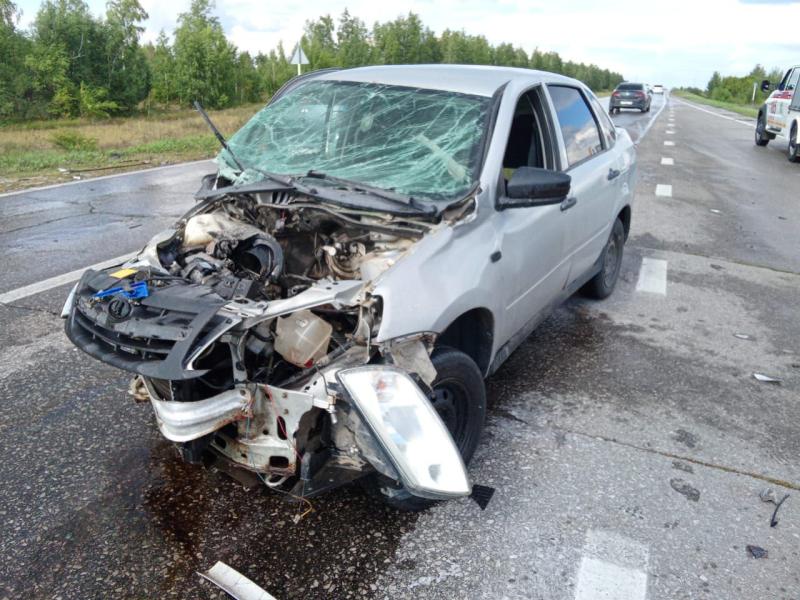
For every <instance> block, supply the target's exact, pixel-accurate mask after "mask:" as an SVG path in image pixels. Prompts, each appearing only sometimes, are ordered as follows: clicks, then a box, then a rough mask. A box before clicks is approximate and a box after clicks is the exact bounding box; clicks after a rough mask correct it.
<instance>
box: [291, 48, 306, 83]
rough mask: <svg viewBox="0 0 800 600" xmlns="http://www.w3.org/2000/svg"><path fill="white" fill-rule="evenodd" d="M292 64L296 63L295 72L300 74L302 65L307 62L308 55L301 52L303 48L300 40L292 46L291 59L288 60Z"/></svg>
mask: <svg viewBox="0 0 800 600" xmlns="http://www.w3.org/2000/svg"><path fill="white" fill-rule="evenodd" d="M289 62H290V63H291V64H293V65H297V74H298V75H300V74H301V73H302V72H303V65H307V64H308V57H307V56H306V53H305V52H303V48H302V47H301V46H300V42H298V43H297V46H295V47H294V52H292V60H290V61H289Z"/></svg>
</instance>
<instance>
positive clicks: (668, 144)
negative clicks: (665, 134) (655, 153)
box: [664, 140, 675, 146]
mask: <svg viewBox="0 0 800 600" xmlns="http://www.w3.org/2000/svg"><path fill="white" fill-rule="evenodd" d="M664 145H665V146H674V145H675V142H673V141H670V140H665V141H664Z"/></svg>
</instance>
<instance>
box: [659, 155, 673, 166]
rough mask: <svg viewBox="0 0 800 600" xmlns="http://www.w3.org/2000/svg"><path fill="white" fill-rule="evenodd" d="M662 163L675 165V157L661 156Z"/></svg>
mask: <svg viewBox="0 0 800 600" xmlns="http://www.w3.org/2000/svg"><path fill="white" fill-rule="evenodd" d="M661 164H662V165H674V164H675V159H674V158H667V157H666V156H663V157H661Z"/></svg>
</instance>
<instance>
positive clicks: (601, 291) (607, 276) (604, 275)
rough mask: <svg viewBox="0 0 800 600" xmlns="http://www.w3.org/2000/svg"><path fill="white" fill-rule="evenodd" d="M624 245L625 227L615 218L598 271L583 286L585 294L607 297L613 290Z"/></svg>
mask: <svg viewBox="0 0 800 600" xmlns="http://www.w3.org/2000/svg"><path fill="white" fill-rule="evenodd" d="M624 246H625V227H624V226H623V225H622V221H620V220H619V219H617V220H616V221H614V226H613V227H612V228H611V235H609V236H608V241H607V242H606V245H605V248H603V253H602V254H601V255H600V272H599V273H598V274H597V275H595V276H594V277H592V278H591V279H590V280H589V282H588V283H587V284H586V286H585V287H584V291H585V292H586V294H587V295H588V296H589V297H591V298H594V299H596V300H602V299H604V298H608V297H609V296H610V295H611V293H612V292H613V291H614V286H616V285H617V279H618V278H619V271H620V267H621V266H622V251H623V248H624Z"/></svg>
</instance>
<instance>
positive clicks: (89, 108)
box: [78, 83, 119, 119]
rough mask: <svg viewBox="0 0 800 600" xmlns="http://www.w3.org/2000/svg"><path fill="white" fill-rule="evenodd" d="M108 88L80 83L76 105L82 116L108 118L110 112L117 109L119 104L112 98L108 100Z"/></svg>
mask: <svg viewBox="0 0 800 600" xmlns="http://www.w3.org/2000/svg"><path fill="white" fill-rule="evenodd" d="M107 96H108V90H107V89H105V88H93V87H90V86H88V85H86V84H84V83H81V87H80V90H79V91H78V106H79V107H80V114H81V116H82V117H90V118H93V119H96V118H108V117H109V116H110V113H112V112H114V111H116V110H118V109H119V104H117V103H116V102H114V101H113V100H108V99H107Z"/></svg>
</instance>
